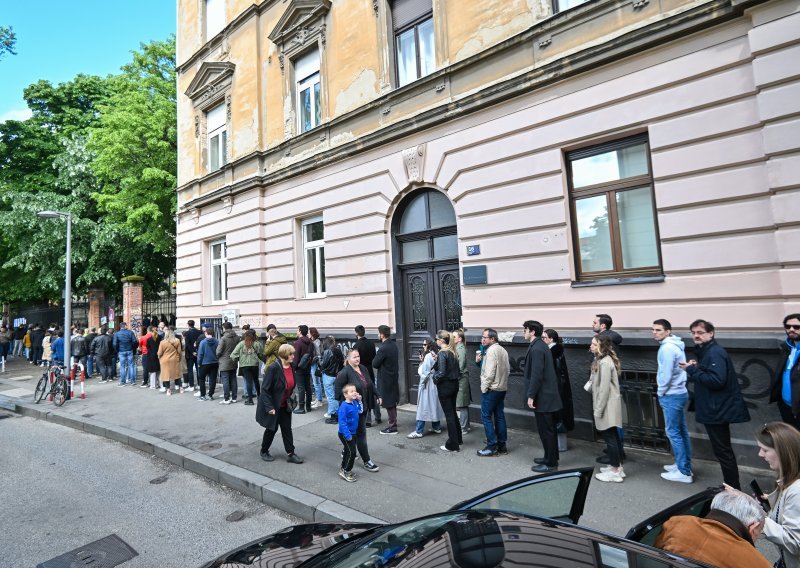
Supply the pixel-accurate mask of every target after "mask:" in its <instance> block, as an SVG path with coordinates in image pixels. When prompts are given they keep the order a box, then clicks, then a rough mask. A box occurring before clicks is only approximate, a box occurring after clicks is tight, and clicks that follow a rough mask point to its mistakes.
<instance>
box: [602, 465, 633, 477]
mask: <svg viewBox="0 0 800 568" xmlns="http://www.w3.org/2000/svg"><path fill="white" fill-rule="evenodd" d="M607 471H611V466H610V465H607V466H604V467H601V468H600V472H601V473H605V472H607ZM617 473H619V476H620V477H621V478H622V479H625V478H626V477H628V476H627V475H625V470H624V469H622V466H620V467H619V471H618V472H617Z"/></svg>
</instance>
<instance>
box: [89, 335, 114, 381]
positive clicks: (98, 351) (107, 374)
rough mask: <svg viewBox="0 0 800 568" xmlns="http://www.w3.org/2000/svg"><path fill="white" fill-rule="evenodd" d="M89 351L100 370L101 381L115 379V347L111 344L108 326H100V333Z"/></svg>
mask: <svg viewBox="0 0 800 568" xmlns="http://www.w3.org/2000/svg"><path fill="white" fill-rule="evenodd" d="M89 353H90V354H91V355H92V357H93V358H94V362H95V364H96V365H97V370H98V371H99V372H100V382H101V383H105V382H109V381H111V380H113V379H112V378H111V372H112V370H113V364H112V359H113V356H114V347H113V345H112V344H111V336H110V335H108V330H107V329H106V328H104V327H102V328H100V334H99V335H98V336H97V337H95V338H94V341H92V344H91V345H90V346H89Z"/></svg>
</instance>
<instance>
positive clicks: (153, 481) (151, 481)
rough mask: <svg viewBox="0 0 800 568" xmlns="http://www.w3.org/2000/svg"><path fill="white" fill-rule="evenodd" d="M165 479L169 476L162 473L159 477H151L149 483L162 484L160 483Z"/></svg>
mask: <svg viewBox="0 0 800 568" xmlns="http://www.w3.org/2000/svg"><path fill="white" fill-rule="evenodd" d="M167 479H169V476H167V475H162V476H161V477H156V478H155V479H151V480H150V483H152V484H153V485H161V484H162V483H164V482H165V481H166V480H167Z"/></svg>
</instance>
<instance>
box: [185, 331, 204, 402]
mask: <svg viewBox="0 0 800 568" xmlns="http://www.w3.org/2000/svg"><path fill="white" fill-rule="evenodd" d="M186 323H187V325H188V326H189V329H187V330H186V331H184V332H183V348H184V349H185V357H186V381H187V382H188V383H189V388H187V389H186V390H189V391H193V390H194V372H195V367H197V348H196V347H195V344H196V343H197V339H198V338H199V337H200V336H201V335H203V333H202V332H201V331H200V330H199V329H197V328H196V327H195V326H194V320H189V321H188V322H186Z"/></svg>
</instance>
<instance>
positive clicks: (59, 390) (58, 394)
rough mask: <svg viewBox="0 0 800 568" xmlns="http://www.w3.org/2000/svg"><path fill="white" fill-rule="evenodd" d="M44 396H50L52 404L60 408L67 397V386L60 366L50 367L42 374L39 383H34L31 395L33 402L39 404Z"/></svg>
mask: <svg viewBox="0 0 800 568" xmlns="http://www.w3.org/2000/svg"><path fill="white" fill-rule="evenodd" d="M45 395H50V396H51V397H52V400H53V404H55V405H56V406H61V405H62V404H64V402H65V401H66V400H67V397H68V396H69V384H68V383H67V379H66V377H65V376H64V369H63V367H62V366H61V365H52V366H51V367H50V368H49V369H47V370H46V371H45V372H44V373H42V376H41V378H40V379H39V382H38V383H36V390H35V391H34V393H33V401H34V403H35V404H39V403H40V402H41V400H42V399H43V398H44V397H45Z"/></svg>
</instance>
